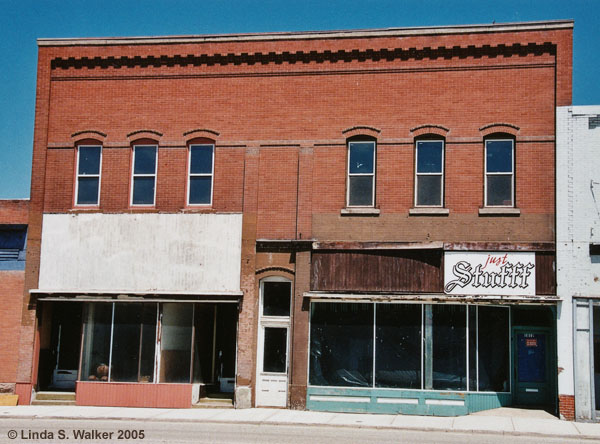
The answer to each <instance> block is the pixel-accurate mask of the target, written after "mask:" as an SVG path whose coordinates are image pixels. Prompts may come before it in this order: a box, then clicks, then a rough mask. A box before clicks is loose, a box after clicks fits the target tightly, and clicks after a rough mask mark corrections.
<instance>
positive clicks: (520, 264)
mask: <svg viewBox="0 0 600 444" xmlns="http://www.w3.org/2000/svg"><path fill="white" fill-rule="evenodd" d="M444 293H446V294H462V295H512V296H534V295H535V253H504V252H501V253H500V252H488V251H486V252H484V251H477V252H463V251H457V252H454V251H448V252H446V253H445V254H444Z"/></svg>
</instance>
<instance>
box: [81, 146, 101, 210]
mask: <svg viewBox="0 0 600 444" xmlns="http://www.w3.org/2000/svg"><path fill="white" fill-rule="evenodd" d="M96 147H98V148H100V163H99V165H98V174H79V159H80V154H81V151H80V149H81V148H96ZM75 175H76V179H75V206H77V207H97V206H98V205H100V190H101V187H100V185H101V179H102V145H87V144H86V145H77V166H76V170H75ZM81 177H86V178H91V177H97V178H98V194H97V196H96V203H94V204H80V203H79V201H78V200H79V179H80V178H81Z"/></svg>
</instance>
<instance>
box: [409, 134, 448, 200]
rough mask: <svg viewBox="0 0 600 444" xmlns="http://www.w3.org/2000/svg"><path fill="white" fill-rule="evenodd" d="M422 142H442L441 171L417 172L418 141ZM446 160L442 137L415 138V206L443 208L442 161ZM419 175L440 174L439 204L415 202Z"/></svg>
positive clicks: (443, 172)
mask: <svg viewBox="0 0 600 444" xmlns="http://www.w3.org/2000/svg"><path fill="white" fill-rule="evenodd" d="M423 142H441V144H442V172H441V173H419V169H418V168H419V167H418V165H419V143H423ZM445 161H446V143H445V141H444V139H423V140H417V141H416V142H415V196H414V199H415V200H414V202H415V208H417V207H418V208H444V201H445V199H444V191H445V190H444V174H445V168H444V163H445ZM419 176H441V187H440V194H441V195H440V204H439V205H419V204H418V203H417V197H418V196H417V195H418V193H417V190H418V182H419Z"/></svg>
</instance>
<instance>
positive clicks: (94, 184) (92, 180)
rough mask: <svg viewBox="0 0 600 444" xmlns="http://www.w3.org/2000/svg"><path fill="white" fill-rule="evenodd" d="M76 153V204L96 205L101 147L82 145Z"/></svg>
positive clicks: (98, 193)
mask: <svg viewBox="0 0 600 444" xmlns="http://www.w3.org/2000/svg"><path fill="white" fill-rule="evenodd" d="M77 153H78V155H77V199H76V202H77V205H98V198H99V195H100V171H101V165H102V147H101V146H96V145H93V146H88V145H82V146H80V147H79V149H78V150H77Z"/></svg>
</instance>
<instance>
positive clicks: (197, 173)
mask: <svg viewBox="0 0 600 444" xmlns="http://www.w3.org/2000/svg"><path fill="white" fill-rule="evenodd" d="M189 151H190V152H189V182H188V204H189V205H210V204H212V188H213V186H212V184H213V174H214V145H190V150H189Z"/></svg>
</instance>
